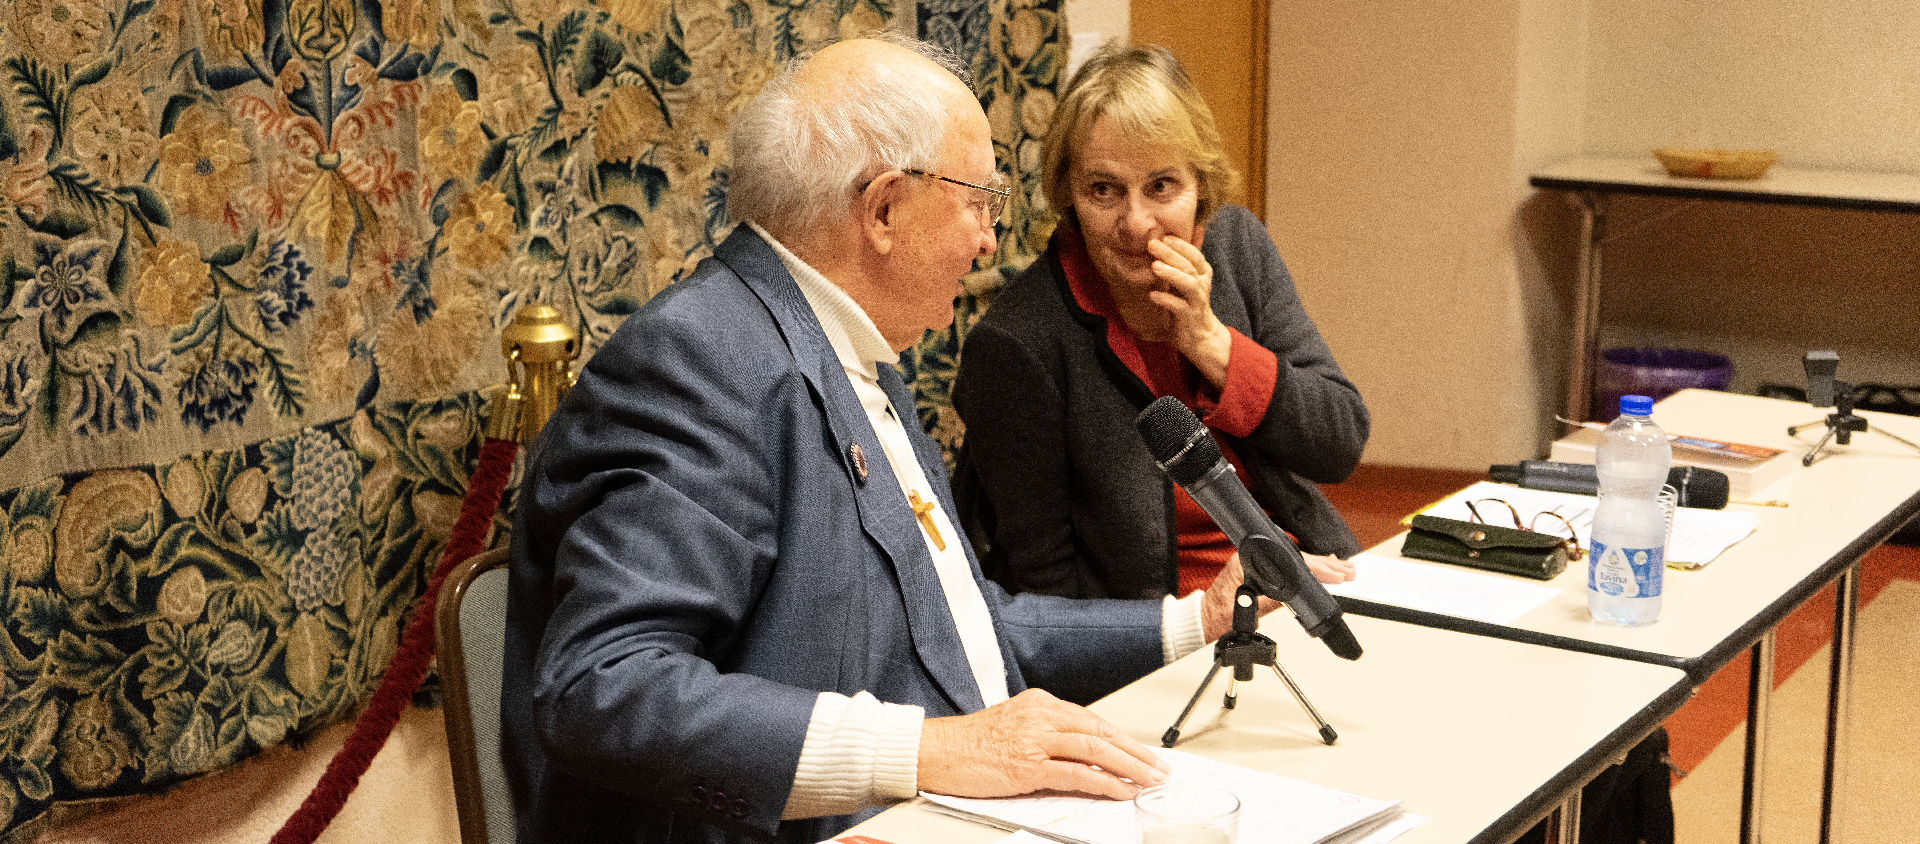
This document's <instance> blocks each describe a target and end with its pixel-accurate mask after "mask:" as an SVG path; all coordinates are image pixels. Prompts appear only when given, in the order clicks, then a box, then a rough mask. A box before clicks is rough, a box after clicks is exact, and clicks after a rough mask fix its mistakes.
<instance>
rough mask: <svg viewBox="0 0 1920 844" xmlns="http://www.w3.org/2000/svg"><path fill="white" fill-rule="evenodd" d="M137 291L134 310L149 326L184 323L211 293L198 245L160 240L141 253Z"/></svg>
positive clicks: (210, 279) (209, 282)
mask: <svg viewBox="0 0 1920 844" xmlns="http://www.w3.org/2000/svg"><path fill="white" fill-rule="evenodd" d="M141 263H142V264H143V265H144V266H142V267H141V270H140V280H139V282H138V290H139V292H138V293H136V294H135V296H134V305H133V307H134V312H135V313H137V314H139V315H140V318H141V319H142V320H145V321H146V322H147V324H149V325H165V326H175V325H185V324H186V323H187V322H189V321H191V320H192V319H193V313H194V311H196V310H199V308H200V303H201V301H202V300H204V299H206V298H207V296H208V295H210V294H212V293H213V278H212V277H211V276H209V275H208V274H207V270H208V266H207V262H205V261H202V260H200V248H199V247H198V246H196V245H194V244H192V243H188V242H186V241H180V240H163V241H160V242H159V243H156V244H154V246H153V248H152V249H148V250H147V251H146V253H145V254H143V255H142V256H141Z"/></svg>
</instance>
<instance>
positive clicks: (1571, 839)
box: [1547, 788, 1580, 844]
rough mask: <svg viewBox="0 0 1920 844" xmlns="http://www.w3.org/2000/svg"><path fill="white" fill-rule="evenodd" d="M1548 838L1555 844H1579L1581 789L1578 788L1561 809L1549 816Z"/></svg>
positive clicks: (1562, 804) (1568, 796)
mask: <svg viewBox="0 0 1920 844" xmlns="http://www.w3.org/2000/svg"><path fill="white" fill-rule="evenodd" d="M1547 824H1548V827H1549V829H1548V832H1547V838H1548V840H1551V841H1552V842H1554V844H1579V842H1580V789H1578V788H1576V789H1574V790H1573V791H1572V792H1571V793H1569V794H1568V795H1567V799H1566V800H1565V801H1564V802H1562V803H1561V804H1560V806H1559V808H1557V809H1554V810H1553V814H1551V815H1548V816H1547Z"/></svg>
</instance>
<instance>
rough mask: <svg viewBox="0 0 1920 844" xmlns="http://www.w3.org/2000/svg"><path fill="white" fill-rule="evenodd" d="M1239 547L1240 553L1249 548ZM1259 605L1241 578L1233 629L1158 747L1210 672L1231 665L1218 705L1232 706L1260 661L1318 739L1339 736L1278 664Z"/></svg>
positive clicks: (1169, 741) (1173, 737)
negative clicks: (1223, 696) (1314, 729)
mask: <svg viewBox="0 0 1920 844" xmlns="http://www.w3.org/2000/svg"><path fill="white" fill-rule="evenodd" d="M1241 550H1242V552H1243V553H1244V552H1245V551H1247V550H1249V549H1246V548H1242V549H1241ZM1259 606H1260V592H1259V590H1257V589H1254V588H1253V587H1252V586H1249V585H1247V584H1246V583H1245V582H1244V581H1243V582H1242V583H1241V584H1240V588H1239V589H1238V590H1237V591H1235V592H1234V594H1233V629H1232V630H1230V631H1228V632H1227V634H1226V635H1225V636H1221V637H1220V640H1219V641H1217V642H1214V643H1213V667H1212V668H1210V669H1208V670H1207V677H1206V679H1204V680H1201V681H1200V688H1197V689H1194V690H1193V698H1192V699H1191V700H1188V701H1187V708H1186V709H1183V710H1181V711H1180V719H1179V720H1177V721H1174V722H1173V726H1171V727H1168V728H1167V731H1166V733H1165V734H1163V735H1161V736H1160V746H1161V747H1172V746H1173V743H1174V742H1176V741H1179V740H1180V725H1182V724H1185V723H1187V716H1189V715H1192V714H1193V707H1194V705H1195V704H1198V703H1199V702H1200V696H1201V695H1203V694H1206V692H1207V687H1208V686H1210V685H1212V684H1213V677H1214V675H1216V674H1219V673H1220V669H1222V668H1226V667H1229V666H1231V667H1232V668H1233V676H1232V677H1231V678H1229V679H1228V680H1227V696H1226V700H1225V701H1224V702H1223V703H1222V704H1221V706H1223V707H1225V708H1227V709H1232V708H1233V707H1234V706H1235V705H1236V704H1237V703H1239V700H1240V698H1239V694H1238V692H1239V686H1240V684H1241V683H1243V682H1247V681H1250V680H1252V679H1253V667H1254V666H1256V665H1264V666H1267V667H1268V668H1271V669H1273V673H1275V674H1277V675H1279V676H1280V681H1281V682H1283V683H1286V684H1287V691H1290V692H1292V693H1293V699H1294V700H1296V701H1299V702H1300V708H1301V709H1304V710H1306V711H1307V717H1309V718H1312V719H1313V723H1314V725H1316V726H1318V727H1319V728H1320V740H1321V741H1322V742H1325V743H1327V744H1333V743H1334V742H1335V741H1337V740H1338V739H1339V738H1340V735H1339V734H1338V733H1335V732H1334V731H1333V727H1331V726H1328V724H1327V722H1326V720H1325V719H1323V718H1321V717H1320V713H1319V712H1317V711H1315V710H1314V708H1313V704H1312V703H1309V702H1308V701H1307V696H1306V695H1305V694H1303V693H1302V692H1301V691H1300V686H1299V684H1297V683H1295V682H1293V678H1292V677H1290V676H1288V675H1287V672H1286V670H1285V669H1283V668H1281V667H1280V661H1279V659H1278V654H1279V652H1280V649H1279V647H1278V646H1276V645H1275V644H1274V643H1273V640H1272V639H1269V638H1267V637H1266V636H1263V635H1261V634H1260V632H1259V627H1260V610H1259Z"/></svg>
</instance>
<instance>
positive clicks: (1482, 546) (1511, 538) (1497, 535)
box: [1400, 516, 1567, 580]
mask: <svg viewBox="0 0 1920 844" xmlns="http://www.w3.org/2000/svg"><path fill="white" fill-rule="evenodd" d="M1411 527H1412V529H1411V530H1410V531H1408V532H1407V539H1406V542H1404V543H1402V544H1401V546H1400V556H1403V557H1412V558H1414V559H1416V560H1431V561H1433V562H1436V563H1452V564H1454V565H1457V566H1469V567H1472V568H1476V569H1486V570H1488V571H1497V572H1500V573H1502V574H1517V575H1520V576H1521V577H1531V578H1533V579H1535V580H1552V579H1554V578H1556V577H1559V576H1560V573H1561V572H1563V571H1566V570H1567V548H1566V540H1565V539H1564V538H1562V537H1558V536H1554V535H1553V534H1550V533H1537V532H1534V531H1530V530H1515V529H1513V528H1503V527H1498V526H1495V525H1483V524H1475V523H1473V522H1463V521H1460V520H1458V519H1445V518H1441V517H1439V516H1414V517H1413V524H1412V526H1411Z"/></svg>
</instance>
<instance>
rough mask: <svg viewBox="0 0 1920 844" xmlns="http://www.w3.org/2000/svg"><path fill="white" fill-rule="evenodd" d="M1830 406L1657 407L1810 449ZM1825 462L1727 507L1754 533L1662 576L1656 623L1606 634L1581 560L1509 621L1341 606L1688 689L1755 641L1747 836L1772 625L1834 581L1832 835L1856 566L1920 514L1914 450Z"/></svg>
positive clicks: (1752, 824)
mask: <svg viewBox="0 0 1920 844" xmlns="http://www.w3.org/2000/svg"><path fill="white" fill-rule="evenodd" d="M1827 412H1828V411H1827V410H1825V409H1819V408H1814V407H1811V406H1808V405H1805V404H1796V403H1792V402H1784V401H1778V400H1775V399H1767V398H1760V397H1756V396H1743V395H1737V394H1733V393H1721V392H1713V391H1708V390H1683V391H1681V392H1679V393H1676V394H1674V395H1673V396H1671V397H1669V398H1667V399H1666V400H1664V401H1661V402H1659V403H1658V404H1656V405H1655V406H1654V414H1653V418H1654V421H1655V422H1657V423H1659V424H1660V426H1661V427H1662V428H1663V429H1665V430H1666V431H1667V432H1668V433H1670V434H1689V435H1694V436H1701V437H1710V438H1714V439H1720V440H1727V441H1732V442H1742V443H1750V444H1754V445H1763V446H1772V447H1776V448H1784V449H1787V450H1788V451H1789V452H1791V453H1792V454H1794V455H1804V454H1806V453H1807V452H1808V451H1809V450H1810V449H1811V448H1812V446H1813V444H1814V443H1815V442H1817V441H1818V440H1819V438H1820V436H1821V434H1823V433H1825V431H1826V427H1825V425H1824V424H1821V421H1822V420H1823V419H1824V418H1825V416H1826V414H1827ZM1858 415H1859V416H1861V417H1863V418H1866V419H1867V420H1868V423H1869V425H1870V426H1871V427H1873V428H1882V427H1884V428H1885V429H1887V430H1888V431H1890V432H1892V433H1894V434H1896V435H1898V436H1900V437H1904V438H1906V439H1909V440H1916V439H1920V418H1914V417H1908V416H1898V415H1891V414H1884V413H1874V412H1870V411H1860V412H1858ZM1808 422H1813V423H1815V424H1814V425H1813V427H1812V428H1810V429H1806V430H1802V431H1801V432H1800V434H1799V436H1798V437H1797V438H1796V437H1791V436H1788V435H1787V432H1786V430H1787V428H1788V427H1789V426H1793V425H1801V424H1805V423H1808ZM1823 454H1824V456H1823V457H1822V458H1821V459H1819V460H1818V461H1816V462H1815V463H1814V464H1813V465H1812V466H1809V467H1800V466H1798V465H1796V466H1795V468H1794V469H1793V471H1792V474H1790V475H1789V476H1788V477H1787V479H1786V480H1783V481H1781V482H1779V483H1777V484H1774V485H1773V486H1771V487H1768V488H1767V489H1766V490H1760V491H1755V493H1754V498H1755V499H1757V500H1769V499H1779V500H1784V501H1786V502H1787V503H1788V505H1789V506H1787V507H1784V508H1780V507H1762V506H1753V505H1741V504H1735V505H1730V507H1732V508H1735V509H1742V510H1748V511H1751V512H1753V513H1754V514H1755V515H1756V516H1758V517H1759V520H1760V526H1759V528H1758V529H1757V530H1755V532H1754V534H1753V535H1752V536H1749V537H1747V538H1746V539H1745V540H1742V541H1741V542H1739V543H1737V544H1735V545H1734V546H1733V547H1731V548H1729V549H1727V551H1726V552H1725V553H1723V554H1721V555H1720V557H1719V559H1717V560H1715V561H1713V562H1712V563H1711V564H1710V565H1708V566H1706V567H1705V568H1702V569H1699V570H1696V571H1684V572H1683V571H1675V570H1668V571H1667V572H1666V577H1665V584H1664V588H1663V595H1664V601H1663V605H1662V609H1661V613H1660V621H1659V622H1658V623H1655V624H1652V625H1649V626H1646V627H1637V628H1622V627H1613V626H1609V625H1605V624H1600V623H1598V622H1595V621H1593V620H1592V618H1591V616H1590V615H1589V614H1588V612H1587V603H1586V601H1587V599H1586V577H1587V570H1586V566H1584V565H1581V564H1574V565H1570V566H1568V567H1567V570H1566V572H1565V573H1563V574H1562V575H1560V577H1558V578H1556V579H1554V580H1553V581H1550V582H1549V583H1548V585H1550V586H1553V587H1555V588H1558V589H1560V590H1562V591H1561V592H1560V594H1559V595H1558V596H1557V597H1555V598H1554V599H1552V600H1550V601H1548V602H1546V603H1545V604H1542V605H1541V606H1539V607H1537V608H1535V609H1534V610H1532V611H1530V612H1528V613H1527V614H1526V615H1523V616H1521V617H1520V618H1518V619H1516V620H1515V621H1514V622H1512V623H1511V624H1506V625H1496V624H1488V623H1485V622H1479V621H1471V620H1467V619H1461V618H1456V617H1453V616H1448V615H1443V614H1438V613H1431V612H1423V611H1418V610H1411V609H1407V608H1404V607H1396V606H1392V605H1386V604H1378V603H1373V602H1368V601H1355V600H1351V599H1346V598H1342V599H1340V602H1341V605H1342V607H1343V608H1345V609H1346V611H1347V612H1348V613H1349V614H1359V615H1371V616H1376V617H1382V618H1391V619H1396V620H1401V621H1407V622H1411V623H1416V624H1428V625H1433V626H1436V627H1441V628H1444V629H1449V630H1456V631H1463V632H1471V633H1477V634H1480V635H1487V636H1497V637H1501V638H1508V639H1513V640H1516V641H1523V642H1529V643H1533V644H1540V645H1547V646H1550V647H1556V648H1566V649H1569V650H1577V651H1582V652H1585V653H1594V654H1602V655H1610V656H1615V657H1620V658H1624V659H1632V660H1640V661H1645V662H1650V663H1655V664H1660V665H1669V666H1673V667H1677V668H1682V669H1685V670H1686V671H1687V672H1688V673H1689V674H1691V675H1692V676H1693V678H1694V681H1695V682H1696V683H1698V682H1704V681H1705V680H1706V679H1707V678H1708V677H1711V676H1712V675H1713V673H1714V672H1716V671H1718V670H1719V669H1720V668H1721V667H1722V666H1724V665H1726V664H1727V662H1729V661H1731V660H1732V659H1733V658H1734V657H1735V656H1738V655H1739V653H1740V652H1741V651H1743V650H1746V649H1747V648H1749V647H1753V648H1754V650H1753V656H1752V659H1753V672H1752V675H1751V685H1750V688H1749V698H1748V733H1747V747H1748V753H1747V783H1746V787H1745V789H1744V791H1743V798H1742V812H1743V814H1742V830H1743V839H1744V840H1754V838H1755V837H1757V835H1758V828H1759V827H1758V823H1757V818H1758V813H1759V805H1760V793H1759V784H1760V781H1761V778H1760V769H1759V766H1760V763H1761V760H1762V759H1764V753H1763V752H1762V751H1763V749H1764V745H1765V733H1766V715H1767V706H1766V704H1767V698H1768V695H1769V693H1770V692H1771V690H1772V687H1773V683H1772V675H1773V635H1772V632H1773V628H1774V627H1775V625H1777V624H1779V623H1780V621H1781V620H1782V619H1784V618H1786V616H1787V615H1788V614H1789V613H1791V612H1792V611H1793V610H1795V609H1796V608H1798V607H1799V606H1800V605H1801V604H1803V603H1805V602H1806V601H1807V600H1808V599H1809V598H1811V597H1812V596H1813V595H1814V593H1816V592H1818V591H1819V590H1820V589H1821V588H1823V587H1824V586H1826V584H1828V583H1834V582H1837V583H1838V584H1839V587H1838V588H1839V595H1838V596H1837V597H1838V600H1837V601H1836V609H1835V624H1834V628H1835V633H1834V645H1833V671H1832V673H1831V674H1830V677H1831V683H1830V686H1829V692H1828V746H1827V772H1826V781H1825V786H1824V792H1823V800H1822V809H1821V818H1822V822H1821V829H1822V840H1823V841H1825V840H1829V839H1830V837H1831V836H1832V829H1831V822H1832V804H1833V801H1834V798H1835V794H1836V791H1837V784H1836V781H1835V771H1836V769H1837V767H1838V764H1839V758H1838V757H1839V754H1840V753H1841V751H1843V750H1844V747H1845V742H1844V733H1845V729H1846V707H1847V692H1848V688H1849V687H1848V679H1849V677H1848V675H1849V672H1850V668H1851V656H1852V648H1853V624H1854V612H1855V609H1856V607H1857V603H1858V577H1857V575H1858V564H1859V560H1860V558H1861V557H1862V556H1864V555H1865V554H1866V552H1868V551H1870V550H1872V549H1873V548H1874V547H1875V546H1878V545H1879V544H1880V543H1881V542H1883V541H1885V540H1886V538H1887V537H1889V536H1891V535H1892V534H1893V533H1894V532H1896V531H1898V530H1899V529H1900V527H1901V526H1902V525H1904V524H1906V522H1907V521H1908V520H1910V519H1912V518H1913V517H1914V515H1915V513H1916V512H1920V452H1915V451H1914V450H1913V449H1911V448H1908V447H1907V446H1905V445H1902V444H1900V443H1898V442H1895V441H1893V440H1891V439H1888V438H1886V437H1882V436H1880V435H1878V434H1876V433H1872V432H1867V433H1855V434H1853V436H1852V443H1851V444H1850V445H1845V446H1841V445H1835V444H1829V445H1828V446H1827V447H1826V448H1825V450H1824V452H1823ZM1404 538H1405V535H1404V534H1402V535H1400V536H1397V537H1395V538H1393V539H1390V540H1388V541H1386V542H1384V543H1381V544H1380V545H1379V546H1377V547H1375V548H1374V549H1372V550H1371V551H1369V553H1371V554H1375V555H1379V556H1387V557H1396V558H1398V557H1399V553H1398V552H1399V548H1400V545H1401V543H1402V542H1403V541H1404ZM1585 539H1586V538H1585V537H1583V541H1584V540H1585ZM1401 559H1405V558H1401ZM1408 562H1412V563H1415V564H1419V565H1441V564H1438V563H1425V562H1421V561H1413V560H1409V561H1408ZM1489 576H1494V577H1503V576H1505V575H1489ZM1516 580H1520V579H1519V578H1516ZM1523 582H1528V583H1534V582H1537V581H1523Z"/></svg>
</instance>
